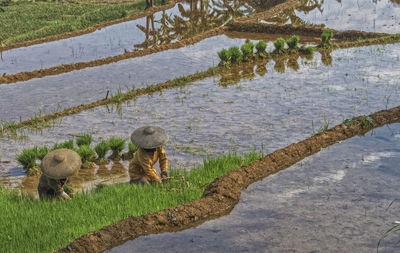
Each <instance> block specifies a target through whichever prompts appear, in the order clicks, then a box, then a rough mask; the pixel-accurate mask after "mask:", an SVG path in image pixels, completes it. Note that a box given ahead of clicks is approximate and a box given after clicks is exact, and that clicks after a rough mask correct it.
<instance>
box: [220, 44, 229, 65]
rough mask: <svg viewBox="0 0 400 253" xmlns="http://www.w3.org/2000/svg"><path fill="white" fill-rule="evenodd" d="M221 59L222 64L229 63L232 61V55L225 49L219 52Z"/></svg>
mask: <svg viewBox="0 0 400 253" xmlns="http://www.w3.org/2000/svg"><path fill="white" fill-rule="evenodd" d="M218 56H219V59H220V60H221V62H222V63H227V62H229V61H230V58H231V55H230V52H229V51H228V50H226V49H225V48H224V49H222V50H221V51H219V52H218Z"/></svg>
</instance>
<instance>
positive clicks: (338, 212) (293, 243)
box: [108, 124, 400, 253]
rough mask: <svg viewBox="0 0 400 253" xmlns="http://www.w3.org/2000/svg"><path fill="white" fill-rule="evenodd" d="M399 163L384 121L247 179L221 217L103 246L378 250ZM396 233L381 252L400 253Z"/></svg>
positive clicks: (392, 213) (390, 221) (394, 208)
mask: <svg viewBox="0 0 400 253" xmlns="http://www.w3.org/2000/svg"><path fill="white" fill-rule="evenodd" d="M399 163H400V124H394V125H389V126H384V127H382V128H380V129H376V130H375V131H374V133H373V134H372V135H371V133H368V134H367V136H365V137H354V138H352V139H350V140H347V141H345V142H343V143H339V144H335V145H333V146H331V147H329V148H327V149H325V150H322V151H321V152H320V153H318V154H316V155H313V156H311V157H309V158H306V159H304V160H303V161H301V162H299V163H297V164H295V165H293V166H292V167H290V168H287V169H285V170H283V171H281V172H279V173H277V174H275V175H272V176H269V177H267V178H266V179H264V180H262V181H260V182H257V183H254V184H252V185H250V186H249V187H248V189H246V190H244V191H242V197H241V200H240V202H239V203H238V204H237V206H236V207H235V208H234V209H233V211H232V212H231V213H230V214H229V215H227V216H224V217H222V218H219V219H216V220H212V221H207V222H205V223H204V224H202V225H200V226H198V227H196V228H193V229H188V230H185V231H182V232H177V233H164V234H160V235H149V236H143V237H139V238H137V239H136V240H133V241H129V242H127V243H125V244H123V245H121V246H119V247H116V248H114V249H112V250H110V251H108V252H113V253H117V252H161V251H162V252H360V253H361V252H376V250H377V249H376V248H377V244H378V241H379V239H380V238H381V236H382V234H383V233H384V232H385V231H387V230H388V229H390V228H391V227H393V226H394V221H396V220H400V217H399V211H400V201H398V199H400V193H399V181H400V170H399V166H398V164H399ZM396 199H397V200H396ZM393 200H395V201H394V202H393V203H392V201H393ZM391 203H392V205H390V204H391ZM389 206H390V207H389ZM398 239H399V233H398V232H395V233H392V234H390V235H389V236H388V237H387V238H385V240H383V242H382V244H381V245H380V247H379V252H400V244H399V243H398ZM396 242H397V243H396Z"/></svg>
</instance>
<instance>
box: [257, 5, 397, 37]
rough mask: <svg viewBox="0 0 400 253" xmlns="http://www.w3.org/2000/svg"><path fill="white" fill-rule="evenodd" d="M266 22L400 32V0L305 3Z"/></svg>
mask: <svg viewBox="0 0 400 253" xmlns="http://www.w3.org/2000/svg"><path fill="white" fill-rule="evenodd" d="M264 21H266V22H272V23H278V24H296V25H309V24H313V25H322V26H327V27H329V28H333V29H337V30H361V31H367V32H385V33H399V32H400V26H399V25H398V24H399V21H400V5H399V1H398V0H380V1H377V0H359V1H353V0H301V1H299V4H298V5H297V6H296V7H294V8H292V9H287V10H285V11H283V12H282V13H280V14H278V15H276V16H275V17H272V18H270V19H266V20H264Z"/></svg>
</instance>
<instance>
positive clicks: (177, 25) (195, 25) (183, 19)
mask: <svg viewBox="0 0 400 253" xmlns="http://www.w3.org/2000/svg"><path fill="white" fill-rule="evenodd" d="M177 8H178V11H179V13H178V14H173V13H168V12H166V11H162V14H161V16H160V15H158V14H152V15H149V16H147V17H146V26H143V25H141V24H137V25H136V27H137V28H138V29H139V30H140V31H142V32H143V33H145V40H144V41H143V42H142V43H139V44H135V45H134V48H135V49H144V48H149V47H152V46H156V45H163V44H169V43H171V42H174V41H178V40H182V39H187V38H190V37H192V36H194V35H196V34H200V33H202V32H204V31H207V30H210V29H213V28H215V27H219V26H221V25H223V24H224V23H225V22H226V21H228V20H229V19H231V18H236V17H240V16H243V15H248V14H250V13H252V12H254V9H253V8H252V7H251V6H249V5H248V4H247V3H244V2H239V1H236V0H211V1H206V0H186V1H185V3H184V4H182V3H178V4H177Z"/></svg>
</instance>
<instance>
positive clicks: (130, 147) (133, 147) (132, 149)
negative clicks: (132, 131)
mask: <svg viewBox="0 0 400 253" xmlns="http://www.w3.org/2000/svg"><path fill="white" fill-rule="evenodd" d="M138 149H139V147H138V146H136V145H135V144H133V142H129V143H128V150H129V153H130V154H133V153H135V152H136V151H137V150H138Z"/></svg>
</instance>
